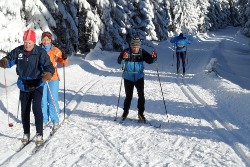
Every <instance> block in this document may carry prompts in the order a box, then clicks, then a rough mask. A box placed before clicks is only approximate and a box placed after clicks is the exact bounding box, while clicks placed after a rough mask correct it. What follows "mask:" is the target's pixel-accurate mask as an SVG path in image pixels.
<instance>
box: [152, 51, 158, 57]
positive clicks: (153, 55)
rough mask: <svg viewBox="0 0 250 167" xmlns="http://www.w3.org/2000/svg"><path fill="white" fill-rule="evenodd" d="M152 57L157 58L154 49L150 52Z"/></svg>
mask: <svg viewBox="0 0 250 167" xmlns="http://www.w3.org/2000/svg"><path fill="white" fill-rule="evenodd" d="M152 58H153V59H155V58H157V52H156V51H153V52H152Z"/></svg>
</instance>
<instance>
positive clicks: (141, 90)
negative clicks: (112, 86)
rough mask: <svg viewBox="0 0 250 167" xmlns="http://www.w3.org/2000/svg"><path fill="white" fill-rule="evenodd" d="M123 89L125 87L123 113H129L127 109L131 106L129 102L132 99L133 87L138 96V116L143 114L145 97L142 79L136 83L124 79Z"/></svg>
mask: <svg viewBox="0 0 250 167" xmlns="http://www.w3.org/2000/svg"><path fill="white" fill-rule="evenodd" d="M124 87H125V94H126V97H125V100H124V108H123V110H124V111H125V112H129V108H130V105H131V101H132V98H133V91H134V87H136V89H137V94H138V102H137V108H138V114H141V115H142V114H143V112H144V110H145V97H144V78H141V79H139V80H137V81H136V82H132V81H130V80H127V79H124Z"/></svg>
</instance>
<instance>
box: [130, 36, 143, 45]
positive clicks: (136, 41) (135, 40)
mask: <svg viewBox="0 0 250 167" xmlns="http://www.w3.org/2000/svg"><path fill="white" fill-rule="evenodd" d="M130 46H141V40H140V38H139V36H134V37H133V38H132V40H131V41H130Z"/></svg>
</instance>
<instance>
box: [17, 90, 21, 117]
mask: <svg viewBox="0 0 250 167" xmlns="http://www.w3.org/2000/svg"><path fill="white" fill-rule="evenodd" d="M20 98H21V97H20V94H19V98H18V106H17V114H16V115H17V116H16V117H17V119H18V115H19V106H20V102H21V99H20Z"/></svg>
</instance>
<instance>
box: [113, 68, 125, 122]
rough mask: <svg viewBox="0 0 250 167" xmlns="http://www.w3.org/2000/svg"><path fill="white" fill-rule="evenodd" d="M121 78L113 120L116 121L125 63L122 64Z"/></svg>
mask: <svg viewBox="0 0 250 167" xmlns="http://www.w3.org/2000/svg"><path fill="white" fill-rule="evenodd" d="M122 70H123V71H122V77H121V83H120V90H119V96H118V102H117V107H116V113H115V120H114V121H116V119H117V112H118V106H119V102H120V97H121V89H122V80H123V74H124V71H125V63H124V64H123V66H122Z"/></svg>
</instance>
